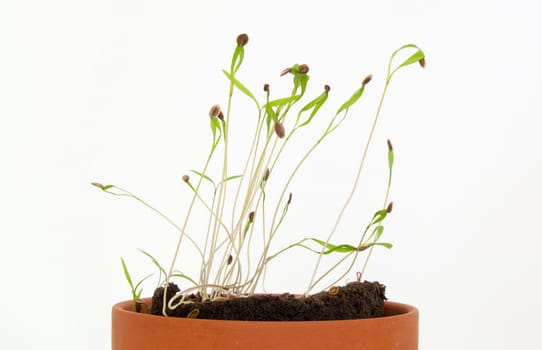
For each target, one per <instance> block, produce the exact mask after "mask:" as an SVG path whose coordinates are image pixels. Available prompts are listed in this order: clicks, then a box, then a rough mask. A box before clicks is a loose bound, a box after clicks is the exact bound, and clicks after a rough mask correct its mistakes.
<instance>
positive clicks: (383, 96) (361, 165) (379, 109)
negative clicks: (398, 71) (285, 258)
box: [305, 79, 389, 294]
mask: <svg viewBox="0 0 542 350" xmlns="http://www.w3.org/2000/svg"><path fill="white" fill-rule="evenodd" d="M388 85H389V79H388V80H387V81H386V84H385V85H384V91H383V92H382V96H381V97H380V102H379V104H378V108H377V110H376V114H375V118H374V120H373V124H372V126H371V130H370V131H369V136H368V138H367V142H366V143H365V148H364V150H363V154H362V156H361V161H360V163H359V167H358V171H357V173H356V177H355V180H354V184H353V186H352V189H351V190H350V193H349V194H348V197H347V199H346V202H345V203H344V205H343V207H342V208H341V210H340V212H339V215H338V216H337V219H336V221H335V224H334V225H333V228H332V229H331V232H330V233H329V235H328V237H327V240H326V243H329V241H330V240H331V238H332V237H333V236H334V235H335V232H336V231H337V228H338V226H339V223H340V222H341V220H342V217H343V215H344V213H345V211H346V209H347V208H348V206H349V205H350V202H351V201H352V198H353V196H354V193H355V192H356V189H357V187H358V184H359V180H360V178H361V173H362V170H363V166H364V165H365V159H366V157H367V152H368V150H369V145H370V144H371V141H372V139H373V135H374V131H375V129H376V124H377V122H378V118H379V116H380V111H381V109H382V105H383V103H384V98H385V96H386V92H387V90H388ZM322 249H324V248H322ZM321 260H322V254H320V255H319V256H318V260H317V261H316V266H315V267H314V270H313V273H312V277H311V280H310V282H309V286H308V288H307V291H306V292H305V294H310V292H311V290H312V289H313V288H314V287H315V278H316V274H317V271H318V268H319V267H320V263H321Z"/></svg>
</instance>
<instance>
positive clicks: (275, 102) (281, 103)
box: [265, 95, 301, 108]
mask: <svg viewBox="0 0 542 350" xmlns="http://www.w3.org/2000/svg"><path fill="white" fill-rule="evenodd" d="M299 97H301V96H300V95H293V96H289V97H282V98H279V99H276V100H272V101H269V102H268V103H267V104H266V105H265V106H266V108H267V107H275V106H279V107H280V106H284V105H286V104H288V103H290V102H293V101H295V100H296V99H299Z"/></svg>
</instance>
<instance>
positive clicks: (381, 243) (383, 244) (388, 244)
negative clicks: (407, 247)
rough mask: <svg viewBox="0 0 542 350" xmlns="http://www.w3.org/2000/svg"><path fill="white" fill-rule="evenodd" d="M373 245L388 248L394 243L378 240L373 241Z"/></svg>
mask: <svg viewBox="0 0 542 350" xmlns="http://www.w3.org/2000/svg"><path fill="white" fill-rule="evenodd" d="M373 245H379V246H381V247H385V248H388V249H391V248H393V244H391V243H386V242H376V243H373Z"/></svg>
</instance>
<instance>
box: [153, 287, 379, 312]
mask: <svg viewBox="0 0 542 350" xmlns="http://www.w3.org/2000/svg"><path fill="white" fill-rule="evenodd" d="M385 289H386V287H385V286H384V285H382V284H380V283H378V282H367V281H365V282H352V283H349V284H347V285H346V286H344V287H332V288H330V289H329V290H328V291H326V292H320V293H317V294H313V295H310V296H308V297H299V296H295V295H293V294H282V295H265V294H258V295H254V296H250V297H235V298H230V299H226V300H218V301H212V302H203V303H202V302H198V301H197V300H198V297H197V296H196V295H190V296H188V297H187V298H186V299H188V300H190V301H191V302H190V303H187V304H182V305H181V306H179V307H177V308H176V309H174V310H168V315H169V316H174V317H187V316H188V317H192V318H200V319H215V320H241V321H321V320H349V319H359V318H371V317H381V316H383V315H384V300H386V297H385ZM178 291H179V288H178V287H177V286H176V285H175V284H173V283H170V285H169V287H168V289H167V294H168V296H167V300H169V299H170V298H171V297H172V296H173V295H175V293H177V292H178ZM163 296H164V288H163V287H160V288H157V289H156V290H155V292H154V295H153V297H152V304H151V310H150V313H151V314H154V315H162V302H163ZM195 310H197V311H195ZM189 314H190V316H189Z"/></svg>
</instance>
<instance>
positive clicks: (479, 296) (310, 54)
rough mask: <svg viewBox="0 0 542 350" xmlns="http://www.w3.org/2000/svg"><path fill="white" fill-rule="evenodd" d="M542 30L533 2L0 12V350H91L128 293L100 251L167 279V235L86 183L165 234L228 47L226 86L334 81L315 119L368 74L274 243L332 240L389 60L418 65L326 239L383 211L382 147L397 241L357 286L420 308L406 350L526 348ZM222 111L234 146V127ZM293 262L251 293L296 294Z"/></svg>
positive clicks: (535, 327) (161, 4)
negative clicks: (412, 347)
mask: <svg viewBox="0 0 542 350" xmlns="http://www.w3.org/2000/svg"><path fill="white" fill-rule="evenodd" d="M541 17H542V5H541V3H540V2H539V1H535V0H533V1H527V0H521V1H515V2H511V1H454V2H449V1H426V0H420V1H333V2H330V1H315V0H313V1H282V0H281V1H267V2H258V3H256V2H254V1H201V2H187V1H186V2H183V1H118V0H116V1H86V2H83V1H9V0H8V1H6V0H3V1H1V2H0V122H1V124H0V162H1V163H0V164H1V165H0V169H1V171H0V184H1V190H0V234H1V243H0V268H1V274H0V277H1V280H2V282H1V287H0V296H1V300H2V312H0V329H1V334H2V335H1V336H0V347H1V348H2V349H92V350H95V349H107V348H109V341H110V329H109V327H110V307H111V305H112V304H113V303H115V302H117V301H120V300H124V299H127V298H129V290H128V288H127V286H126V284H125V281H124V280H123V276H122V272H121V268H120V262H119V257H120V256H123V257H124V258H125V259H127V260H128V262H129V263H130V266H131V267H132V268H133V269H134V273H135V271H136V270H137V273H138V274H139V275H140V276H143V275H144V274H147V273H148V272H149V271H150V272H152V266H150V265H149V263H148V261H146V260H145V259H144V258H143V257H142V256H141V255H140V254H138V253H137V251H136V248H144V249H147V250H149V251H150V252H152V253H153V254H155V255H156V256H157V257H160V258H161V260H162V261H163V262H164V264H167V261H168V259H170V257H171V254H172V253H173V247H172V245H173V242H174V240H175V233H174V232H173V230H171V228H170V227H169V226H168V225H167V224H165V223H163V222H162V221H161V220H160V219H159V218H158V217H157V216H155V215H154V214H152V213H151V212H149V211H147V210H145V208H143V207H142V206H140V205H138V204H137V203H135V202H132V201H129V200H126V199H122V198H121V199H118V198H113V197H111V196H107V195H106V194H103V193H100V191H99V190H97V189H96V188H93V187H91V186H90V185H89V183H90V182H92V181H99V182H102V183H114V184H116V185H119V186H121V187H125V188H127V189H130V190H132V191H133V192H135V193H137V194H139V195H141V196H142V197H144V198H146V199H147V200H149V201H150V202H152V203H153V204H156V206H158V207H160V208H161V209H163V210H164V212H166V213H167V214H169V215H171V216H172V217H173V218H175V219H176V220H178V221H180V220H181V218H182V217H183V216H182V213H183V210H185V208H186V203H187V198H188V195H189V192H188V191H187V189H186V188H185V187H184V186H183V184H182V182H181V181H180V177H181V176H182V174H184V173H186V172H187V171H189V169H194V168H195V169H197V168H200V167H201V165H202V163H203V160H204V157H205V156H206V152H207V150H208V145H209V140H210V133H209V130H208V117H207V111H208V109H209V107H210V106H211V105H212V104H214V103H221V104H222V105H225V104H226V98H227V96H226V95H227V90H226V89H227V82H226V80H225V78H224V77H223V75H222V73H221V69H222V68H226V67H227V65H228V63H229V60H230V57H231V53H232V50H233V48H234V40H235V37H236V36H237V34H239V33H242V32H246V33H248V34H249V35H250V42H249V44H248V46H247V47H246V50H247V54H246V57H245V64H244V66H243V68H242V71H241V73H240V77H241V78H242V80H243V81H244V82H245V83H246V84H247V85H248V86H250V87H252V88H254V90H255V91H258V93H260V91H261V86H262V84H263V83H271V86H272V88H273V89H275V86H276V90H277V91H286V90H285V89H286V86H287V82H286V81H284V79H282V80H281V79H279V77H278V73H279V72H280V71H281V70H282V69H283V68H286V67H288V66H291V65H292V64H293V63H307V64H309V66H310V67H311V71H310V75H311V84H312V87H311V90H310V92H312V95H315V94H316V93H319V92H320V90H321V89H322V86H323V85H324V84H330V85H331V87H332V90H331V95H330V100H329V102H328V104H329V106H328V107H327V108H328V109H327V110H325V111H324V112H325V113H323V116H324V117H323V118H328V117H326V115H331V114H332V112H334V111H335V109H336V108H337V106H338V105H339V103H341V102H342V101H343V100H344V99H345V98H347V97H348V96H349V94H350V93H351V92H352V91H353V89H355V88H356V87H357V86H358V85H359V83H360V82H361V80H362V79H363V77H364V76H365V75H366V74H368V73H372V74H373V75H374V81H373V82H372V83H371V84H370V86H369V87H370V89H369V88H368V90H367V93H366V95H365V96H364V97H363V99H364V100H363V103H362V104H360V105H359V106H358V107H356V108H355V110H353V112H352V115H351V116H350V119H349V120H348V123H349V124H347V126H346V127H344V128H343V129H341V130H340V131H339V132H338V133H337V134H336V135H334V137H333V138H332V139H330V140H329V142H326V143H325V145H323V146H322V148H321V149H320V155H319V157H316V158H314V160H312V161H311V162H309V163H308V164H307V167H306V168H304V170H303V171H302V172H301V174H300V179H304V180H303V181H298V182H296V183H294V184H293V187H294V188H293V189H292V191H293V192H294V198H295V199H294V201H293V204H292V212H291V213H289V216H288V224H287V225H288V227H289V228H285V231H284V232H287V230H290V232H300V234H301V235H314V234H317V233H319V232H328V231H329V228H330V227H331V224H332V222H333V220H334V218H335V215H336V212H337V209H338V208H339V206H340V203H341V202H342V201H343V200H344V198H345V194H346V191H347V189H348V188H349V186H350V184H351V182H352V180H353V175H354V172H353V169H354V168H355V165H356V160H357V159H358V158H359V154H360V150H361V147H362V145H363V141H364V140H365V138H366V135H367V128H366V125H367V121H368V120H369V119H370V118H371V116H372V113H373V112H374V110H375V108H376V104H377V98H378V94H379V92H380V90H381V88H382V84H383V79H384V74H385V69H386V64H387V58H388V56H389V54H390V53H391V52H392V51H393V50H394V49H396V48H398V47H399V46H400V45H402V44H405V43H409V42H413V43H416V44H418V45H419V46H420V47H422V48H423V49H424V51H425V52H426V55H427V68H426V69H425V70H422V69H420V68H419V67H418V66H412V67H409V68H408V69H405V70H404V71H402V72H400V74H398V75H397V76H396V78H395V81H394V82H393V83H392V86H391V89H390V93H389V95H388V99H387V104H386V105H385V107H384V109H383V112H382V113H383V114H382V123H380V124H379V126H378V129H377V133H376V135H375V143H374V144H373V147H372V148H371V153H370V154H369V159H368V161H369V164H368V168H367V172H366V173H365V174H364V178H363V182H362V186H361V187H360V188H359V191H358V193H357V195H356V200H355V202H354V204H353V206H352V207H351V209H350V210H349V211H348V213H347V214H349V215H347V216H348V218H347V219H346V220H345V222H344V225H343V226H342V230H343V231H347V230H349V229H348V227H358V226H359V222H360V220H362V221H361V222H365V219H366V217H367V216H369V215H370V214H371V213H372V210H373V209H374V208H375V205H377V204H375V203H380V202H381V199H382V191H383V185H382V184H383V181H385V173H386V169H385V140H386V138H391V139H392V140H393V141H394V144H395V147H396V172H395V180H394V184H393V189H392V198H393V200H394V201H395V203H396V207H395V211H394V213H393V215H392V216H391V217H390V218H389V222H388V223H387V225H386V233H385V235H386V240H387V241H390V242H393V243H394V245H395V246H394V248H393V249H392V250H390V251H387V250H384V249H382V250H375V254H374V257H373V260H372V261H371V264H370V266H369V270H368V272H367V276H366V277H367V279H370V280H379V281H381V282H382V283H384V284H386V285H387V288H388V296H389V298H390V299H392V300H397V301H402V302H406V303H410V304H414V305H416V306H417V307H418V308H419V309H420V315H421V319H420V349H422V350H433V349H439V350H447V349H453V350H457V349H494V350H497V349H506V350H508V349H540V348H542V340H541V339H540V336H539V333H540V323H539V319H538V315H539V314H540V312H542V305H541V302H540V297H539V296H540V294H542V283H541V280H540V270H541V268H542V259H541V258H540V246H541V243H542V239H541V235H542V232H541V225H540V216H541V214H542V205H541V204H540V197H541V195H542V188H541V182H540V179H541V178H542V156H541V152H540V151H541V150H542V141H541V138H540V133H541V132H542V122H541V118H542V107H541V103H540V93H541V86H542V68H541V64H540V62H542V41H541V40H540V33H541V32H542V22H541V21H540V18H541ZM281 89H283V90H281ZM259 96H260V97H263V94H261V93H260V95H259ZM238 97H239V98H238V100H237V101H238V102H237V105H236V106H237V107H236V108H234V115H235V118H236V122H235V123H236V125H235V126H233V127H234V128H235V127H236V128H238V129H237V130H239V137H240V139H243V137H242V136H243V132H244V130H245V129H244V127H245V123H244V122H243V120H249V119H250V118H253V117H254V116H253V114H251V113H246V109H245V108H244V106H247V108H252V106H250V104H247V101H246V99H245V98H243V97H242V96H239V95H238ZM326 113H327V114H326ZM323 125H324V124H320V126H323ZM288 164H290V163H286V166H288ZM356 224H358V226H355V225H356ZM285 234H286V233H285ZM354 234H355V233H354ZM284 242H285V243H288V242H291V240H289V239H288V237H286V238H284ZM313 264H314V256H312V255H309V254H306V253H301V252H298V254H295V253H293V252H292V253H291V254H287V255H285V256H284V257H283V260H282V261H281V262H278V263H277V264H276V265H275V266H274V267H273V269H272V272H273V275H272V277H270V278H269V279H268V289H269V290H271V291H277V292H283V291H290V292H301V291H303V288H304V286H305V285H306V283H307V278H308V274H309V272H310V267H311V266H313ZM352 278H353V276H350V277H349V279H350V280H351V279H352ZM145 288H146V294H148V293H151V291H152V285H148V286H146V287H145Z"/></svg>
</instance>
